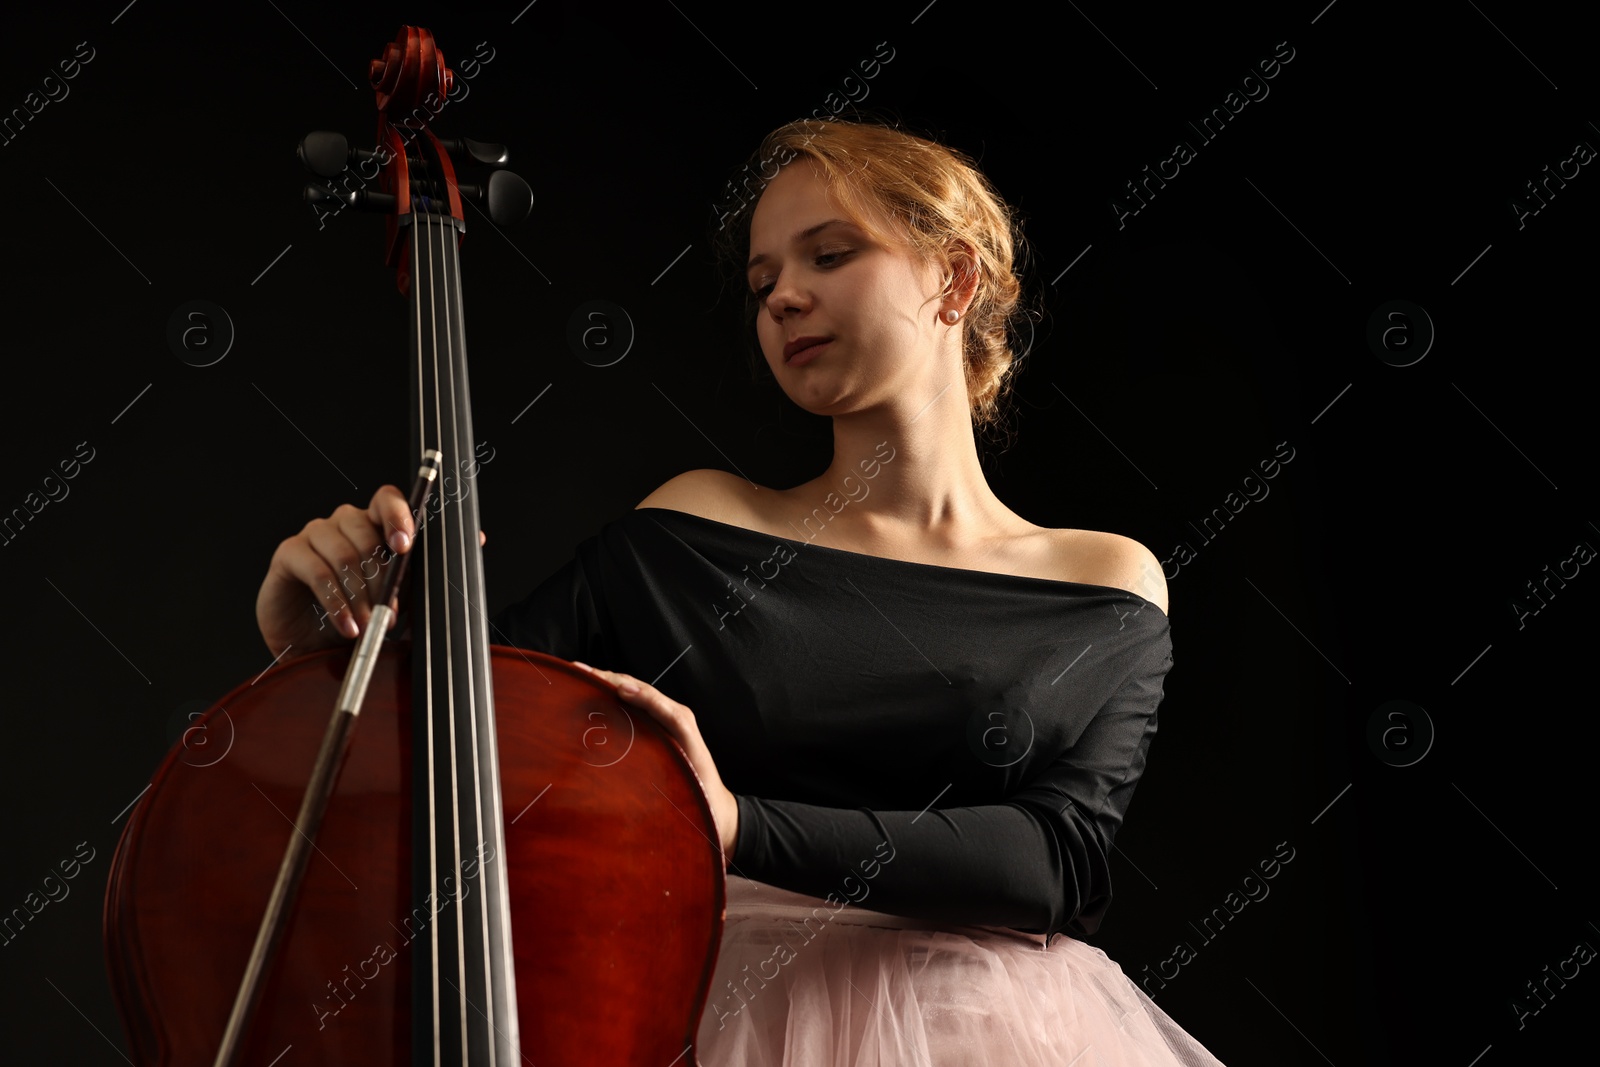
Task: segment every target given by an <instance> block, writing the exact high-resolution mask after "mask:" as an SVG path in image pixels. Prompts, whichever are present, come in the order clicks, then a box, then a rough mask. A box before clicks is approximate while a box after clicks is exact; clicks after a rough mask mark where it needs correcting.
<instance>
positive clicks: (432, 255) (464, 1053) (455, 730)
mask: <svg viewBox="0 0 1600 1067" xmlns="http://www.w3.org/2000/svg"><path fill="white" fill-rule="evenodd" d="M419 154H420V155H422V157H423V159H424V162H423V166H422V170H423V175H424V178H425V179H426V178H431V177H432V175H431V174H429V172H428V164H427V161H426V153H419ZM438 217H439V216H438V215H437V213H435V212H434V211H433V206H432V203H431V202H430V201H429V200H428V199H427V198H424V199H423V212H422V215H421V218H422V219H424V220H425V222H424V225H426V226H427V228H428V236H427V240H428V286H427V289H428V297H429V300H428V307H429V309H430V310H431V312H432V325H433V331H432V332H433V408H434V411H433V416H434V425H435V426H437V427H438V428H439V438H438V440H439V441H440V443H441V444H444V443H445V442H446V441H448V442H449V451H448V452H447V453H446V454H447V455H448V456H449V457H450V458H451V460H452V463H451V466H452V467H454V466H456V465H457V463H456V462H455V460H456V459H457V458H458V455H459V448H458V447H457V442H456V438H455V429H456V427H455V423H454V420H453V418H452V419H449V420H447V418H446V416H445V413H444V409H443V389H442V388H441V385H440V381H439V331H440V328H441V324H440V322H439V317H438V311H439V301H438V295H437V294H438V283H437V282H436V280H435V271H436V269H437V268H438V267H439V265H440V262H441V260H442V256H443V246H444V241H445V236H444V234H442V233H438V232H436V229H437V226H438V223H436V222H435V219H436V218H438ZM445 326H446V328H448V323H446V324H445ZM451 347H453V346H451V345H450V344H449V339H448V338H447V339H446V352H447V354H448V351H449V349H450V348H451ZM446 369H447V371H448V369H449V368H446ZM447 422H448V429H449V431H450V435H449V436H448V437H446V436H445V430H446V428H447ZM448 495H449V494H448V492H446V493H445V494H444V496H442V497H441V499H440V505H439V514H438V519H439V549H438V553H437V555H438V562H437V564H436V566H437V567H438V573H439V576H440V578H441V579H442V580H443V581H442V582H441V595H440V615H441V619H440V622H439V632H440V635H441V641H442V643H443V645H444V652H443V663H444V668H445V718H446V720H447V722H448V735H449V748H450V849H449V852H450V861H451V862H450V869H451V871H452V872H454V873H455V874H456V875H457V877H459V875H460V871H461V815H462V812H461V807H462V805H461V773H460V772H461V753H460V751H459V746H458V744H457V740H458V737H459V727H458V725H457V719H456V672H455V665H456V656H455V648H454V643H455V634H454V626H453V625H452V624H453V621H454V620H453V618H452V615H453V613H454V607H455V604H454V602H453V601H452V599H451V597H450V596H449V595H448V592H447V590H448V588H449V576H450V556H451V554H452V546H453V544H454V541H455V538H454V537H453V536H452V533H453V531H452V529H451V521H450V516H449V511H450V509H449V508H448V507H447V506H446V505H447V503H448V500H447V499H446V498H447V497H448ZM432 558H433V556H432V554H430V559H432ZM435 877H437V874H436V875H435ZM464 902H465V894H463V893H462V892H461V886H460V885H459V883H458V884H457V885H456V893H455V903H456V909H455V911H454V912H453V913H452V914H453V917H454V925H453V934H454V936H453V937H452V938H451V940H452V941H453V942H454V944H455V951H456V982H455V987H456V1011H457V1014H458V1017H459V1018H458V1024H459V1027H460V1030H459V1033H460V1036H461V1062H462V1063H463V1064H466V1063H469V1062H470V1059H471V1049H470V1045H469V1035H470V1033H471V1030H470V1027H471V1017H470V1016H469V1015H468V1012H467V990H466V985H467V958H466V937H465V934H466V929H467V927H466V923H465V922H464V921H463V919H462V915H461V909H462V905H463V904H464Z"/></svg>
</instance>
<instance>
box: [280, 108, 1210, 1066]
mask: <svg viewBox="0 0 1600 1067" xmlns="http://www.w3.org/2000/svg"><path fill="white" fill-rule="evenodd" d="M753 164H754V166H753V167H751V168H747V172H749V173H758V174H760V175H762V177H763V178H766V179H770V180H767V181H766V183H765V185H764V188H762V189H761V191H760V196H759V199H758V200H757V201H756V202H755V204H754V210H753V211H745V212H740V213H735V215H736V217H734V218H733V219H732V220H730V219H729V218H728V216H726V215H725V216H724V217H723V219H722V220H721V222H722V224H723V225H722V232H723V234H724V235H726V237H727V239H726V240H725V242H724V250H725V251H727V252H728V253H729V254H731V255H733V256H735V257H736V259H737V263H738V266H739V267H740V268H742V269H743V271H744V273H745V276H746V281H747V284H748V288H749V292H750V308H749V310H750V312H751V313H752V315H753V324H752V325H753V333H754V336H755V338H756V340H757V341H758V345H759V349H760V353H761V355H762V356H763V357H764V359H765V362H766V364H767V367H768V368H769V369H770V372H771V373H772V374H773V375H774V377H775V378H776V379H777V382H778V384H779V385H780V386H781V387H782V389H783V391H784V392H785V393H786V394H787V395H788V397H789V398H790V399H791V400H792V401H793V402H794V403H796V404H797V405H799V406H800V407H802V408H804V409H805V410H807V411H809V412H813V413H815V414H818V415H826V416H830V417H831V418H832V422H833V443H834V447H833V457H832V460H831V462H830V463H829V465H828V467H827V469H826V470H824V471H823V472H822V473H821V474H819V475H818V476H817V477H816V478H813V479H812V480H810V481H808V482H805V483H803V484H801V485H797V486H794V487H792V488H788V489H770V488H764V487H761V486H757V485H754V484H752V483H750V482H748V481H746V480H745V479H743V478H741V477H739V476H736V475H733V474H728V473H725V472H721V471H713V470H698V471H690V472H688V473H686V474H682V475H679V476H678V477H676V478H673V479H671V480H670V481H668V482H667V483H666V484H664V485H662V486H661V487H660V488H658V489H657V490H656V491H655V492H653V493H651V494H650V495H649V496H647V497H646V498H645V499H644V500H643V501H642V502H641V503H640V504H639V505H638V507H637V508H636V509H635V510H633V511H632V512H630V513H628V514H626V515H624V516H622V517H620V518H618V519H616V520H615V521H613V522H611V523H609V524H607V525H606V526H605V527H603V528H602V529H601V531H600V532H599V533H598V534H596V535H595V536H593V537H591V538H589V539H588V540H587V541H585V542H584V543H583V544H581V545H580V546H579V547H578V550H577V553H576V555H575V558H574V559H573V560H572V561H571V562H569V563H568V564H566V565H565V566H564V567H562V568H561V569H559V570H558V571H557V572H556V573H555V574H553V575H552V576H551V577H550V578H549V579H548V580H546V581H545V582H544V583H543V584H542V585H541V586H540V587H539V588H538V589H536V590H535V591H534V592H533V593H532V594H531V595H530V596H528V597H527V598H526V599H524V600H523V601H521V602H520V603H517V604H515V605H513V606H511V607H510V608H508V609H506V610H505V611H503V612H501V613H500V614H499V615H498V616H497V617H496V618H495V619H494V620H493V625H494V630H493V639H494V640H495V641H498V642H501V643H505V644H511V645H519V646H522V647H527V648H531V649H536V650H539V651H544V652H548V653H550V654H553V655H556V656H559V657H561V658H563V659H568V660H573V661H579V660H582V661H592V662H593V663H594V664H595V666H594V667H588V666H587V665H586V663H584V662H579V663H578V665H579V666H580V667H584V668H585V669H587V670H591V671H593V672H594V673H595V674H596V675H597V676H599V677H601V678H603V679H605V680H607V681H609V682H612V683H615V684H617V685H618V686H619V690H618V692H619V694H620V696H621V697H622V698H623V699H624V700H626V701H628V702H630V703H631V704H633V705H635V706H637V707H639V708H640V709H642V710H643V711H645V712H648V713H649V714H651V715H654V716H655V717H657V718H658V719H659V720H660V721H661V722H662V723H663V724H664V725H665V726H666V728H667V729H668V731H669V732H671V733H672V734H673V736H674V737H675V738H676V739H677V741H678V742H679V743H680V744H681V745H682V747H683V749H684V751H685V753H686V755H687V756H688V757H689V760H690V762H691V763H692V764H693V766H694V769H695V770H696V772H697V773H698V775H699V777H700V780H701V782H702V784H703V786H704V787H705V790H706V794H707V798H708V800H709V801H710V806H711V809H712V812H713V815H714V817H715V821H716V825H717V829H718V831H719V833H720V836H721V844H722V847H723V850H724V853H725V854H726V856H727V858H728V912H727V923H726V927H725V934H724V938H723V943H722V946H721V952H720V955H719V958H718V964H717V971H716V975H715V978H714V980H713V984H712V989H711V994H710V999H709V1001H708V1004H707V1007H706V1011H705V1013H704V1015H703V1017H702V1020H701V1027H700V1033H699V1053H700V1057H701V1060H702V1062H703V1063H705V1064H707V1065H708V1067H709V1065H714V1064H742V1065H750V1067H768V1065H771V1067H776V1065H780V1064H781V1065H790V1064H794V1065H799V1064H807V1065H812V1064H831V1065H850V1067H866V1065H884V1067H890V1065H895V1067H899V1065H909V1064H917V1065H922V1064H929V1065H944V1064H951V1065H957V1064H959V1065H962V1067H982V1065H987V1064H994V1065H1001V1064H1004V1065H1007V1067H1033V1065H1038V1067H1044V1065H1046V1064H1049V1065H1063V1064H1081V1065H1084V1067H1087V1065H1089V1064H1097V1065H1098V1064H1119V1065H1157V1064H1160V1065H1172V1064H1183V1065H1200V1064H1216V1063H1218V1061H1217V1060H1216V1058H1215V1057H1213V1056H1211V1055H1210V1053H1208V1052H1207V1051H1206V1050H1205V1049H1204V1048H1203V1047H1202V1046H1201V1045H1200V1044H1199V1043H1198V1042H1196V1041H1195V1040H1194V1039H1193V1038H1191V1037H1190V1036H1189V1035H1188V1034H1187V1033H1185V1032H1184V1031H1183V1030H1182V1029H1181V1028H1180V1027H1179V1026H1178V1025H1177V1024H1176V1023H1174V1022H1173V1021H1172V1020H1171V1019H1170V1018H1168V1017H1167V1015H1166V1014H1165V1013H1164V1012H1162V1010H1161V1009H1160V1008H1159V1007H1157V1006H1156V1005H1155V1003H1154V1002H1153V1001H1151V1000H1150V999H1149V998H1148V997H1147V996H1146V995H1145V993H1144V992H1143V991H1142V990H1140V989H1139V988H1138V987H1137V986H1136V985H1134V983H1133V982H1132V981H1131V980H1130V979H1129V978H1128V977H1127V976H1126V975H1125V974H1124V973H1123V972H1122V970H1121V969H1120V968H1119V967H1118V966H1117V964H1116V963H1114V962H1113V961H1112V960H1110V959H1109V958H1108V957H1107V956H1106V955H1105V953H1103V952H1102V951H1100V950H1099V949H1097V948H1094V947H1092V946H1090V945H1088V944H1087V943H1085V942H1084V941H1082V940H1079V939H1078V938H1080V937H1086V936H1089V935H1091V934H1093V933H1094V932H1095V930H1096V929H1097V928H1098V927H1099V925H1100V922H1101V920H1102V918H1103V916H1104V914H1105V911H1106V908H1107V905H1108V904H1109V902H1110V899H1111V880H1110V871H1109V854H1110V850H1111V842H1112V838H1113V837H1114V835H1115V834H1116V832H1117V829H1118V828H1119V827H1120V825H1121V823H1122V819H1123V815H1124V813H1125V812H1126V810H1127V806H1128V802H1129V799H1130V797H1131V795H1132V793H1133V789H1134V786H1135V785H1136V784H1137V782H1138V780H1139V777H1140V775H1141V773H1142V771H1143V768H1144V764H1145V756H1146V752H1147V750H1148V747H1149V744H1150V739H1151V736H1152V735H1153V734H1154V733H1155V728H1156V709H1157V706H1158V705H1159V704H1160V702H1161V698H1162V680H1163V678H1164V677H1165V675H1166V673H1167V672H1168V670H1169V669H1170V668H1171V665H1172V657H1171V648H1172V642H1171V638H1170V626H1169V624H1168V621H1167V614H1166V612H1167V601H1166V590H1165V585H1164V582H1163V580H1162V576H1161V569H1160V567H1159V566H1158V565H1157V563H1156V561H1155V558H1154V557H1153V556H1152V555H1151V553H1150V552H1149V551H1148V550H1146V549H1145V548H1144V547H1143V546H1141V545H1140V544H1138V543H1137V542H1135V541H1132V540H1130V539H1128V538H1126V537H1122V536H1119V535H1116V534H1110V533H1099V532H1093V531H1086V530H1056V529H1046V528H1043V527H1040V526H1036V525H1034V524H1033V523H1031V522H1028V521H1027V520H1026V519H1024V518H1022V517H1021V516H1018V515H1016V514H1015V513H1013V512H1012V511H1011V510H1010V509H1008V508H1007V507H1006V506H1005V505H1004V504H1003V503H1001V501H1000V500H999V499H998V498H997V497H996V496H995V494H994V493H993V492H992V491H991V490H990V488H989V486H988V484H987V483H986V481H985V479H984V476H983V473H982V469H981V467H980V464H979V459H978V452H977V445H976V439H975V431H976V430H979V429H982V428H983V427H985V426H987V425H989V424H990V423H992V422H993V421H994V420H995V419H996V418H997V415H998V411H999V401H1000V398H1001V396H1002V394H1003V392H1004V388H1005V386H1006V384H1007V383H1008V380H1009V378H1010V375H1011V373H1012V371H1013V369H1014V360H1015V358H1016V356H1015V354H1014V353H1013V351H1012V349H1011V348H1010V346H1009V343H1008V337H1009V336H1010V335H1009V334H1008V324H1009V323H1011V322H1012V321H1013V320H1014V317H1015V316H1016V314H1017V311H1018V299H1019V293H1020V290H1021V286H1020V283H1019V280H1018V278H1017V276H1016V274H1015V271H1014V261H1015V257H1016V248H1017V242H1018V240H1019V235H1018V232H1017V227H1016V224H1015V221H1014V219H1013V216H1012V214H1011V212H1010V211H1009V209H1008V208H1007V207H1006V206H1005V204H1004V203H1003V202H1002V201H1001V200H1000V198H999V197H998V196H997V195H996V194H995V193H994V191H993V190H992V189H991V188H990V186H989V184H988V182H987V181H986V179H985V178H984V177H983V176H982V175H981V174H980V173H979V172H978V171H977V170H976V168H975V167H974V166H973V164H972V162H971V161H970V160H969V159H968V158H967V157H965V156H963V155H961V154H960V153H958V152H955V151H953V150H951V149H948V148H946V147H943V146H941V145H938V144H935V143H933V142H930V141H927V140H923V139H920V138H917V137H914V136H910V135H908V134H905V133H903V132H900V131H897V130H893V129H889V128H886V127H881V126H876V125H869V124H855V123H846V122H812V121H803V122H797V123H792V124H789V125H787V126H784V127H782V128H780V129H779V130H776V131H774V132H773V133H772V134H770V135H768V137H767V138H766V139H765V140H764V141H763V143H762V145H761V146H760V148H759V149H758V151H757V153H756V156H755V157H754V160H753ZM384 530H392V531H395V532H394V533H393V534H391V536H390V538H389V542H390V544H391V547H393V548H395V549H396V550H397V551H404V550H405V549H406V548H407V547H408V544H409V542H408V541H407V540H405V538H408V537H409V536H410V535H411V534H413V533H414V530H413V528H412V522H411V517H410V515H409V514H408V513H407V510H406V503H405V500H404V498H403V497H402V495H401V493H400V491H399V490H398V489H397V488H395V487H392V486H385V487H384V488H383V489H381V490H380V491H379V492H378V493H377V495H375V496H374V497H373V500H372V502H371V504H370V506H369V507H367V508H366V509H364V510H363V509H358V508H356V507H353V506H349V505H347V506H345V507H343V508H340V509H339V510H338V511H336V512H335V513H334V514H333V515H332V516H331V517H330V518H328V519H324V520H316V521H313V522H312V523H310V524H308V525H307V526H306V528H305V529H304V530H303V531H302V532H301V533H300V534H299V535H297V536H296V537H293V538H290V539H289V540H287V541H285V542H283V544H282V545H281V546H280V547H279V549H278V551H277V553H276V554H275V555H274V557H273V561H272V566H271V569H270V571H269V573H268V575H267V579H266V581H265V583H264V584H263V586H262V590H261V596H260V599H259V600H258V605H257V609H258V619H259V621H260V625H261V630H262V634H263V636H264V637H265V638H266V640H267V643H268V645H269V647H271V648H272V649H274V650H277V649H281V648H283V647H284V646H285V645H286V644H289V643H290V642H291V641H298V642H300V643H297V645H296V647H297V648H300V649H304V648H307V647H315V644H316V641H315V637H314V634H313V633H312V631H311V629H310V626H309V624H308V621H307V620H308V617H309V615H310V612H309V611H308V607H309V602H310V601H311V600H312V599H314V597H315V594H314V593H313V592H312V591H313V590H318V589H324V588H332V586H331V583H330V581H329V580H330V579H331V577H332V575H333V574H335V573H336V572H337V571H338V568H339V567H340V566H341V565H342V564H345V563H349V562H351V561H356V560H360V559H362V558H365V557H367V556H370V555H371V554H372V552H373V550H374V549H375V548H377V546H378V543H379V537H380V532H381V531H384ZM338 606H339V605H338V604H335V603H332V602H330V603H329V604H328V608H329V609H330V610H331V609H332V608H334V607H338ZM353 608H354V610H353V611H350V612H341V613H340V615H339V618H340V619H341V620H343V623H342V624H344V625H348V624H350V623H354V624H356V625H361V624H365V622H366V621H367V618H368V616H369V614H370V605H368V604H365V603H360V602H356V603H354V604H353ZM352 628H353V627H352ZM327 632H328V631H322V633H324V634H326V633H327ZM349 632H350V631H349V629H347V630H346V633H347V635H348V633H349ZM324 643H326V640H324ZM644 678H651V679H654V681H655V684H650V683H649V682H646V681H643V680H642V679H644Z"/></svg>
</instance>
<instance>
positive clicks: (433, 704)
mask: <svg viewBox="0 0 1600 1067" xmlns="http://www.w3.org/2000/svg"><path fill="white" fill-rule="evenodd" d="M425 136H426V137H427V138H428V139H430V140H431V139H432V134H431V132H430V133H426V134H425ZM439 156H440V157H442V156H443V153H442V152H440V153H439ZM445 165H446V166H447V165H448V164H445ZM419 200H420V202H414V203H413V205H412V206H413V209H414V210H413V211H412V213H411V214H410V215H408V216H406V217H405V218H404V219H403V220H401V225H402V228H403V229H408V230H409V231H410V233H409V234H407V235H405V238H404V239H405V240H406V241H407V243H408V245H409V253H410V254H409V264H408V268H409V282H410V284H409V289H410V297H411V308H410V320H411V323H410V340H411V355H412V365H411V413H412V421H411V450H412V455H421V454H422V451H423V450H424V449H427V448H437V449H438V450H439V451H440V452H441V453H443V460H442V461H441V469H442V471H443V476H442V477H441V479H440V485H439V488H438V491H437V492H435V493H434V495H433V498H432V500H431V502H430V504H429V507H428V509H427V513H426V514H425V515H424V517H423V521H422V523H421V524H420V525H419V527H418V530H417V538H416V544H415V547H414V549H413V552H415V553H417V555H416V558H415V559H414V560H413V562H412V566H413V567H420V568H421V569H420V571H419V572H417V573H415V574H414V575H413V578H412V583H411V587H410V593H411V603H410V611H411V633H412V639H413V649H412V663H413V665H414V668H415V671H414V679H413V686H412V692H413V704H412V723H413V733H414V744H413V747H412V751H413V754H414V758H415V763H414V774H413V778H412V781H413V783H414V792H413V807H412V811H413V851H412V855H413V857H414V858H415V862H414V865H413V876H412V889H413V891H412V905H413V910H412V913H411V916H410V918H409V919H408V923H409V924H410V925H411V926H412V929H413V930H414V931H415V934H416V940H415V941H414V942H413V945H414V950H416V951H418V956H417V957H416V960H415V965H414V968H413V974H414V978H415V983H414V989H413V993H414V999H413V1006H414V1011H413V1015H412V1018H413V1033H414V1042H415V1045H416V1057H415V1060H414V1062H416V1063H429V1064H439V1065H443V1064H468V1063H470V1064H489V1063H494V1064H506V1065H511V1064H515V1063H517V1062H518V1060H519V1058H520V1057H519V1053H518V1025H517V998H516V977H515V970H514V966H513V959H512V951H511V919H510V890H509V881H508V878H507V871H506V863H505V861H504V857H505V853H506V849H505V822H504V817H503V812H502V810H501V790H500V764H499V756H498V752H497V748H496V736H495V718H494V695H493V692H492V687H491V684H490V668H489V625H488V617H487V603H488V602H487V599H486V597H485V594H484V581H483V552H482V548H481V547H480V545H479V543H478V531H479V529H480V528H481V524H480V522H479V518H478V497H477V494H475V493H474V492H472V488H473V486H474V485H475V481H476V479H475V478H474V477H473V475H475V474H476V472H477V469H478V467H477V458H476V453H475V446H474V437H473V430H472V411H471V393H470V390H469V387H468V381H467V359H466V355H467V352H466V331H465V329H464V327H463V323H462V317H461V310H462V300H461V281H460V269H459V268H460V260H459V256H458V251H457V247H458V243H459V233H458V231H459V229H460V226H461V223H460V221H459V220H458V219H456V218H453V217H452V216H451V215H450V214H449V213H440V212H437V211H431V210H429V208H430V207H434V206H441V207H448V205H445V204H441V203H440V202H437V201H434V202H429V201H427V200H425V199H421V198H419ZM419 579H420V580H419ZM424 924H425V926H426V929H422V928H421V926H422V925H424Z"/></svg>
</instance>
